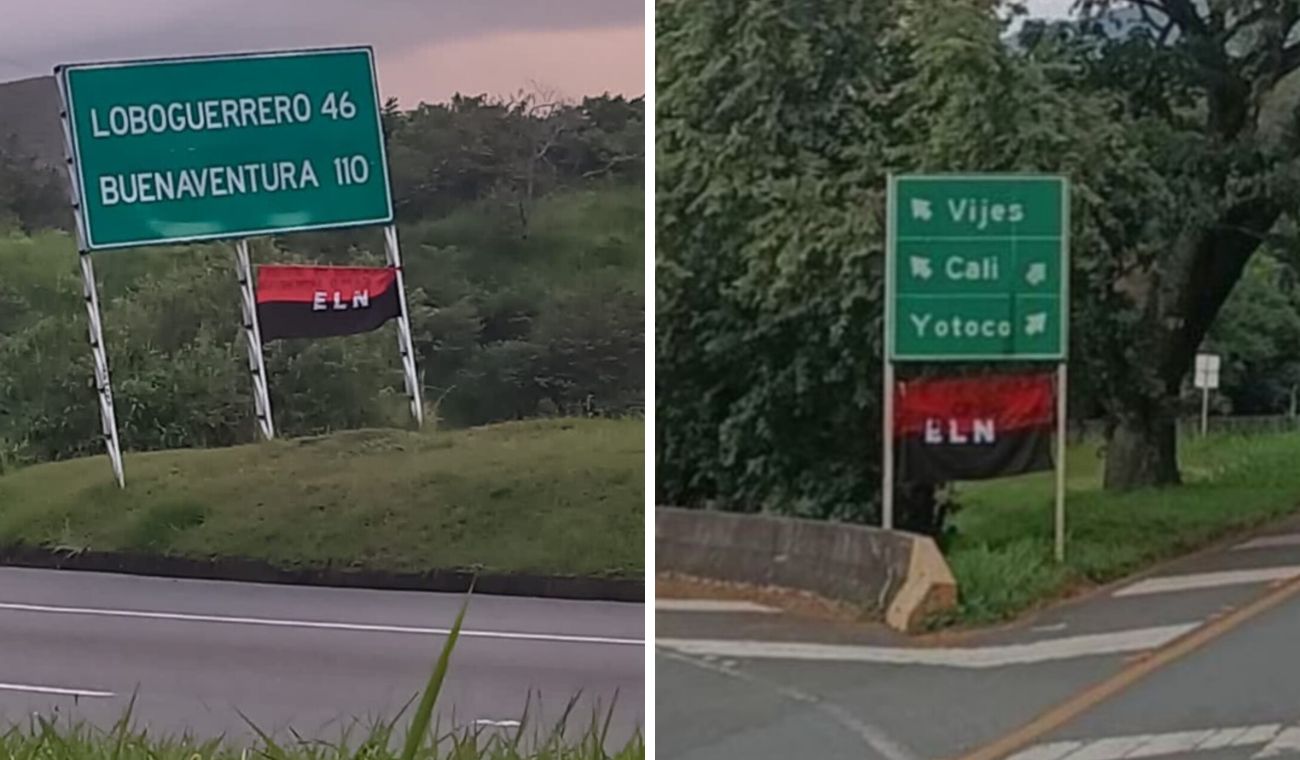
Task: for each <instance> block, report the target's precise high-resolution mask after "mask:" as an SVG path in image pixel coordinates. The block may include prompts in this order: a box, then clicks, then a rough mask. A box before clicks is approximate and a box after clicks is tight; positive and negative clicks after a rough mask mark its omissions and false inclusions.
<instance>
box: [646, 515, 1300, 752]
mask: <svg viewBox="0 0 1300 760" xmlns="http://www.w3.org/2000/svg"><path fill="white" fill-rule="evenodd" d="M658 604H659V606H658V609H657V612H656V635H657V637H658V638H657V641H656V644H657V650H656V679H657V680H656V700H657V701H656V705H657V711H656V728H657V737H656V738H657V742H656V748H657V751H658V753H659V757H660V758H663V760H727V759H729V758H740V757H744V758H752V760H777V759H778V758H789V757H817V758H819V760H839V759H841V758H844V759H845V760H847V759H848V758H854V759H855V760H861V758H869V759H883V760H927V759H929V758H936V759H937V758H954V759H957V758H959V759H961V760H996V759H998V758H1008V757H1009V758H1014V760H1119V759H1120V758H1142V757H1167V758H1188V757H1190V758H1205V760H1246V759H1248V758H1260V759H1261V760H1262V759H1264V758H1274V757H1277V758H1286V757H1291V758H1298V759H1300V521H1291V522H1289V523H1285V524H1280V525H1278V526H1275V527H1274V528H1272V529H1271V530H1270V532H1269V533H1268V534H1267V535H1264V536H1262V537H1260V538H1256V539H1251V540H1243V541H1240V542H1237V543H1235V544H1232V545H1229V546H1225V547H1223V548H1222V549H1220V550H1217V551H1214V552H1209V553H1206V554H1202V555H1198V556H1196V557H1190V558H1188V559H1186V560H1184V561H1180V562H1178V563H1174V564H1172V565H1170V566H1167V567H1163V568H1160V569H1158V570H1157V571H1155V572H1154V573H1153V574H1152V575H1150V576H1149V577H1144V578H1136V579H1133V580H1131V581H1129V582H1126V583H1123V584H1119V585H1117V586H1116V587H1114V588H1111V589H1106V590H1104V591H1102V592H1100V593H1098V594H1096V595H1093V596H1091V597H1089V598H1087V599H1084V600H1081V601H1078V602H1075V603H1071V604H1066V605H1062V606H1059V607H1056V608H1053V609H1050V610H1047V611H1044V612H1043V613H1040V614H1039V615H1037V616H1035V617H1034V618H1032V619H1030V620H1028V621H1026V622H1024V623H1022V624H1019V625H1016V626H1014V627H1009V628H1006V629H1002V630H996V631H988V632H983V633H979V634H974V635H970V636H966V637H962V638H961V639H959V640H957V641H945V642H942V645H938V644H937V643H936V642H929V643H928V644H927V645H924V646H922V645H920V644H918V642H916V641H914V640H908V639H904V638H902V637H900V636H897V635H894V634H891V633H889V632H887V631H883V630H880V629H872V628H867V627H864V626H861V625H852V624H835V623H829V622H824V621H813V620H808V619H800V618H796V617H793V616H791V615H787V614H785V613H781V612H779V611H774V610H763V609H761V608H759V609H754V608H752V607H749V606H735V605H732V604H731V603H727V602H723V601H717V602H713V603H709V602H706V601H689V602H683V601H673V600H661V601H660V602H659V603H658Z"/></svg>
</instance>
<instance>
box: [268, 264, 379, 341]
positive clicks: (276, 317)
mask: <svg viewBox="0 0 1300 760" xmlns="http://www.w3.org/2000/svg"><path fill="white" fill-rule="evenodd" d="M400 314H401V304H400V302H399V300H398V297H397V270H396V269H392V268H390V267H315V266H277V265H267V266H259V267H258V268H257V318H258V320H259V321H260V322H261V329H262V340H263V342H265V341H269V340H275V339H277V338H324V337H329V336H331V335H355V334H356V333H363V332H369V331H371V330H377V329H379V327H380V326H381V325H383V324H384V323H385V322H387V321H388V320H390V319H393V318H394V317H397V316H399V315H400Z"/></svg>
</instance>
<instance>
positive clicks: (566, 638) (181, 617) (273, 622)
mask: <svg viewBox="0 0 1300 760" xmlns="http://www.w3.org/2000/svg"><path fill="white" fill-rule="evenodd" d="M0 610H13V611H15V612H36V613H44V614H52V615H86V616H92V617H109V618H127V619H136V620H171V621H177V622H185V623H225V624H230V625H260V626H267V627H271V628H308V629H316V630H325V631H356V632H362V633H404V634H414V635H417V636H446V635H448V634H450V633H451V629H450V628H425V627H421V626H409V625H375V624H369V623H329V622H322V621H313V620H278V619H275V618H256V617H235V616H229V615H196V614H192V613H188V612H147V611H143V610H112V609H100V608H96V607H59V606H53V605H47V604H17V603H14V602H0ZM460 635H461V637H462V638H469V639H506V640H513V641H548V642H557V643H561V644H612V645H618V646H645V641H644V640H643V639H627V638H616V637H612V636H579V635H572V634H564V633H517V632H512V631H471V630H464V629H462V630H461V632H460Z"/></svg>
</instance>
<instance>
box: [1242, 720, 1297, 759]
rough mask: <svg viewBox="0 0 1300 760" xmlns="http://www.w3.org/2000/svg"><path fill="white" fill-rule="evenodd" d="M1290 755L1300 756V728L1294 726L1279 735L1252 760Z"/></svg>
mask: <svg viewBox="0 0 1300 760" xmlns="http://www.w3.org/2000/svg"><path fill="white" fill-rule="evenodd" d="M1288 755H1300V726H1292V727H1291V728H1288V729H1286V730H1285V731H1283V732H1282V733H1280V734H1278V735H1277V736H1276V737H1274V739H1273V741H1271V742H1269V743H1268V745H1267V746H1266V747H1264V748H1263V749H1261V750H1260V751H1259V752H1256V753H1255V754H1254V755H1253V756H1252V758H1251V760H1257V759H1258V760H1263V758H1267V757H1286V756H1288Z"/></svg>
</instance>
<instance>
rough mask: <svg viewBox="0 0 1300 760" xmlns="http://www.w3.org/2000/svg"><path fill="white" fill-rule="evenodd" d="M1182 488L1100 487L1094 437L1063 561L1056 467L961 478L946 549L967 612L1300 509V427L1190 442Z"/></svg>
mask: <svg viewBox="0 0 1300 760" xmlns="http://www.w3.org/2000/svg"><path fill="white" fill-rule="evenodd" d="M1181 446H1182V465H1183V475H1184V479H1185V481H1186V485H1184V486H1183V487H1180V488H1168V489H1148V490H1143V491H1138V492H1134V493H1128V494H1109V493H1105V492H1103V491H1102V490H1101V465H1102V460H1101V457H1100V456H1099V452H1098V450H1097V447H1096V446H1095V445H1085V446H1079V447H1076V448H1074V449H1073V450H1071V451H1070V454H1069V458H1068V460H1067V462H1068V470H1067V472H1068V474H1069V481H1068V491H1067V498H1066V510H1067V515H1068V517H1067V521H1066V522H1067V526H1068V527H1067V544H1066V563H1065V565H1064V566H1059V565H1057V564H1056V563H1055V562H1054V561H1053V560H1052V554H1051V553H1052V543H1051V542H1052V538H1051V537H1052V475H1051V473H1041V474H1035V475H1028V476H1023V477H1019V478H1008V479H1005V480H995V481H984V482H981V483H970V484H963V485H961V486H960V487H959V488H958V501H959V502H961V503H962V504H963V505H965V508H964V509H963V510H962V512H961V513H960V514H959V515H958V516H957V519H956V520H955V523H956V526H957V528H958V531H959V535H958V538H957V539H956V540H955V541H954V543H953V545H952V546H951V547H950V548H949V551H948V555H949V562H950V563H951V564H952V568H953V572H954V573H955V574H956V575H957V581H958V587H959V588H960V589H961V595H962V601H961V610H960V612H959V614H958V617H959V619H961V620H963V621H966V622H984V621H992V620H1000V619H1005V618H1009V617H1011V616H1012V615H1014V614H1016V613H1017V612H1020V611H1023V610H1024V609H1026V608H1028V607H1030V606H1032V605H1034V604H1036V603H1039V602H1041V601H1043V600H1044V599H1048V598H1051V597H1054V596H1058V595H1060V594H1062V593H1065V592H1067V591H1068V590H1069V589H1071V588H1075V587H1078V586H1081V585H1088V584H1093V583H1105V582H1109V581H1113V580H1115V579H1118V578H1120V577H1123V576H1124V575H1127V574H1129V573H1132V572H1134V571H1136V570H1138V569H1140V568H1142V567H1143V566H1146V565H1150V564H1151V563H1153V562H1156V561H1159V560H1161V559H1165V558H1169V557H1172V556H1175V555H1177V554H1179V553H1181V552H1186V551H1188V550H1191V549H1194V548H1197V547H1200V546H1203V545H1205V544H1207V543H1209V542H1211V541H1213V540H1214V539H1216V538H1218V537H1220V536H1223V535H1225V534H1227V533H1229V532H1232V531H1234V530H1240V529H1243V528H1246V527H1250V526H1253V525H1257V524H1259V523H1261V522H1264V521H1266V520H1268V519H1270V518H1276V517H1279V516H1282V515H1285V514H1288V513H1291V512H1294V511H1296V509H1297V506H1300V468H1297V467H1296V466H1295V462H1296V461H1300V435H1297V434H1289V435H1270V436H1260V437H1253V438H1242V437H1213V436H1212V437H1210V438H1208V439H1205V440H1199V439H1196V440H1190V439H1189V440H1185V441H1183V442H1182V443H1181Z"/></svg>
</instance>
